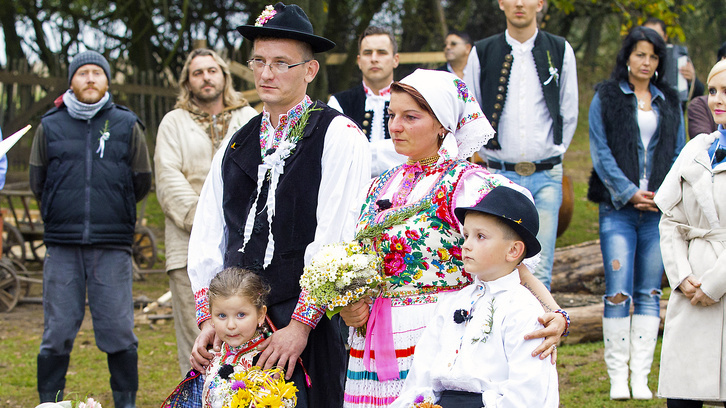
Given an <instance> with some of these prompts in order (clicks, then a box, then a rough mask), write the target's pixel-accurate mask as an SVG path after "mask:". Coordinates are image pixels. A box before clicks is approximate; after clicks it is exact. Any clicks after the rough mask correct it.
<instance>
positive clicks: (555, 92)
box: [474, 30, 565, 150]
mask: <svg viewBox="0 0 726 408" xmlns="http://www.w3.org/2000/svg"><path fill="white" fill-rule="evenodd" d="M474 46H475V47H476V52H477V55H478V56H479V65H480V66H481V77H480V82H479V83H480V84H481V98H482V100H481V101H480V102H479V103H480V104H481V108H482V111H483V112H484V114H485V115H486V117H487V118H488V119H489V121H490V122H491V124H492V127H493V128H494V129H495V130H497V129H498V127H497V125H498V124H499V120H500V119H501V117H502V109H504V101H505V100H506V99H507V85H508V84H509V75H510V73H511V71H512V60H513V59H514V57H513V56H512V47H511V46H510V45H509V44H508V43H507V39H506V37H505V34H504V33H501V34H497V35H493V36H491V37H488V38H485V39H483V40H480V41H477V42H476V44H474ZM548 53H549V55H548ZM532 55H533V56H534V63H535V66H536V67H537V76H538V77H539V81H540V83H541V84H542V92H543V93H544V99H545V103H546V104H547V110H548V111H549V113H550V116H551V117H552V126H553V135H554V136H553V137H554V143H555V144H556V145H559V144H562V115H561V114H560V87H559V84H560V83H559V80H556V79H554V78H553V79H552V80H550V81H549V82H548V83H547V85H545V82H547V80H548V79H550V72H549V69H550V64H551V65H552V66H553V67H554V68H555V69H557V73H558V74H559V75H561V74H562V65H563V63H564V58H565V39H564V38H562V37H559V36H556V35H553V34H550V33H546V32H544V31H542V30H539V31H538V32H537V38H535V40H534V48H532ZM484 147H486V148H487V149H491V150H500V149H501V148H502V146H501V141H500V140H499V133H498V132H497V133H496V134H495V135H494V138H492V139H491V140H490V141H489V143H487V144H486V146H484Z"/></svg>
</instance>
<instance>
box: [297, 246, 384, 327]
mask: <svg viewBox="0 0 726 408" xmlns="http://www.w3.org/2000/svg"><path fill="white" fill-rule="evenodd" d="M380 266H381V260H380V257H379V256H378V254H376V253H375V252H373V251H370V250H366V249H365V248H363V247H362V246H361V245H360V244H359V243H358V241H353V242H348V243H342V242H341V243H335V244H329V245H326V246H324V247H323V248H322V249H321V250H320V251H319V252H318V253H317V254H315V255H314V256H313V259H312V261H311V262H310V265H308V266H306V267H305V269H304V270H303V274H302V276H301V277H300V287H301V288H302V289H303V290H304V291H306V292H307V297H308V299H309V300H310V301H311V302H313V303H315V304H318V305H324V306H325V307H326V308H327V310H326V314H327V315H328V317H332V316H333V315H335V314H336V313H339V312H340V310H341V309H342V308H343V307H344V306H347V305H350V304H352V303H355V302H357V301H358V300H360V299H361V298H362V297H363V296H365V295H366V294H367V293H368V291H369V290H372V289H376V288H378V286H379V285H380V283H381V282H382V281H383V277H382V276H381V274H380V273H379V270H380Z"/></svg>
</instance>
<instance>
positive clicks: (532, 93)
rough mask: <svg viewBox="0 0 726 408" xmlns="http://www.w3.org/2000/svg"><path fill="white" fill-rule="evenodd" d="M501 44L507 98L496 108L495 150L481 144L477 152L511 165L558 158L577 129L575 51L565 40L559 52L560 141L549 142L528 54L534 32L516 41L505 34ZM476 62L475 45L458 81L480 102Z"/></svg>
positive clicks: (551, 130)
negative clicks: (506, 52) (508, 51)
mask: <svg viewBox="0 0 726 408" xmlns="http://www.w3.org/2000/svg"><path fill="white" fill-rule="evenodd" d="M505 37H506V40H507V43H508V44H509V45H510V46H511V47H512V56H513V61H512V68H511V72H510V75H509V84H508V88H507V97H506V99H505V101H504V107H503V109H502V117H501V119H500V120H499V124H498V128H497V129H495V130H496V131H497V133H499V142H500V144H501V146H502V149H501V150H488V149H484V148H482V149H481V150H480V151H479V154H480V155H481V156H482V157H485V156H486V157H487V158H490V159H493V160H498V161H504V162H510V163H516V162H520V161H538V160H543V159H547V158H549V157H552V156H562V155H563V154H564V153H565V151H567V147H568V146H569V145H570V142H571V141H572V136H573V135H574V134H575V128H576V127H577V114H578V108H579V106H578V102H577V101H578V93H577V68H576V63H575V53H574V51H573V50H572V46H570V43H568V42H565V56H564V60H563V64H562V72H560V78H559V84H560V114H561V115H562V119H563V122H562V144H560V145H555V144H554V141H553V140H554V139H553V134H554V127H553V126H552V124H553V122H552V117H551V116H550V113H549V110H547V104H546V103H545V99H544V93H542V84H541V83H540V80H539V77H538V75H537V69H536V67H535V63H534V56H533V55H532V48H534V40H535V38H536V37H537V32H535V34H534V35H533V36H532V37H531V38H530V39H528V40H527V41H525V42H523V43H521V42H519V41H517V40H515V39H514V38H512V36H510V35H509V31H508V30H507V31H506V32H505ZM480 79H481V65H480V64H479V56H478V54H477V50H476V47H474V48H473V49H472V51H471V53H469V60H468V61H467V67H466V70H464V82H466V83H467V84H468V85H470V87H469V89H474V93H475V95H476V98H477V100H479V101H481V100H483V99H482V95H481V84H480Z"/></svg>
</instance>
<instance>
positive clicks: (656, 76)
mask: <svg viewBox="0 0 726 408" xmlns="http://www.w3.org/2000/svg"><path fill="white" fill-rule="evenodd" d="M653 77H654V78H655V79H653V82H656V81H658V71H655V75H653Z"/></svg>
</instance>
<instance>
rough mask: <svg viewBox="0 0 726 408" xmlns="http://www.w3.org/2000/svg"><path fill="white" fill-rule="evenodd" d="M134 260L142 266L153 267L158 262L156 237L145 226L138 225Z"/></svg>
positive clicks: (135, 235)
mask: <svg viewBox="0 0 726 408" xmlns="http://www.w3.org/2000/svg"><path fill="white" fill-rule="evenodd" d="M132 249H133V254H134V261H136V264H137V265H138V266H139V267H140V268H144V269H151V268H153V267H154V264H155V263H156V259H157V254H156V237H154V233H153V232H151V230H150V229H149V228H147V227H144V226H138V227H136V233H135V234H134V246H133V248H132Z"/></svg>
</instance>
